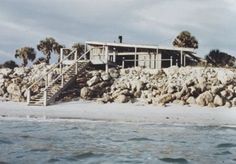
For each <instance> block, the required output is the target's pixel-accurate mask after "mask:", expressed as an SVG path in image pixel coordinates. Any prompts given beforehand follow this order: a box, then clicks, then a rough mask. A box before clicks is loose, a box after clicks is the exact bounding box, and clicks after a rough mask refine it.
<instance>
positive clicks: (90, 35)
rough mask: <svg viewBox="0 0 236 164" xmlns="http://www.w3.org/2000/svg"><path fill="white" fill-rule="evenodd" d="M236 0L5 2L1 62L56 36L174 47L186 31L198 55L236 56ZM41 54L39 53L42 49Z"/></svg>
mask: <svg viewBox="0 0 236 164" xmlns="http://www.w3.org/2000/svg"><path fill="white" fill-rule="evenodd" d="M235 18H236V0H37V1H36V0H0V63H1V62H4V61H5V60H10V59H14V54H15V50H16V49H17V48H20V47H23V46H30V47H34V48H36V45H37V44H38V43H39V41H40V40H42V39H44V38H46V37H53V38H55V39H56V40H57V41H58V42H59V43H61V44H63V45H65V46H67V47H70V46H71V45H72V44H73V43H75V42H81V43H84V42H85V41H87V40H89V41H105V42H114V41H117V37H118V35H122V36H123V38H124V42H125V43H132V44H151V45H163V46H171V44H172V41H173V40H174V38H175V37H176V36H177V35H178V34H179V33H180V32H181V31H184V30H187V31H189V32H191V34H192V35H193V36H195V37H196V38H197V40H198V41H199V49H198V50H197V52H198V54H199V56H204V55H206V54H207V53H208V52H209V51H210V50H212V49H220V50H221V51H224V52H227V53H229V54H231V55H234V56H236V21H235ZM38 56H40V52H38Z"/></svg>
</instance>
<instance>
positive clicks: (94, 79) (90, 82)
mask: <svg viewBox="0 0 236 164" xmlns="http://www.w3.org/2000/svg"><path fill="white" fill-rule="evenodd" d="M100 81H101V78H100V77H99V76H94V77H92V78H91V79H90V80H88V81H87V85H88V86H89V87H91V86H93V85H95V84H97V83H99V82H100Z"/></svg>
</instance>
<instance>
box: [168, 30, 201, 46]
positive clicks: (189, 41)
mask: <svg viewBox="0 0 236 164" xmlns="http://www.w3.org/2000/svg"><path fill="white" fill-rule="evenodd" d="M172 44H173V46H175V47H185V48H194V49H197V48H198V41H197V39H196V38H195V37H194V36H192V35H191V33H190V32H188V31H183V32H181V33H180V34H179V35H178V36H177V37H176V38H175V40H174V41H173V43H172Z"/></svg>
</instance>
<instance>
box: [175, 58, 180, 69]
mask: <svg viewBox="0 0 236 164" xmlns="http://www.w3.org/2000/svg"><path fill="white" fill-rule="evenodd" d="M178 62H179V61H178V59H176V63H175V65H176V66H177V67H178V65H179V63H178Z"/></svg>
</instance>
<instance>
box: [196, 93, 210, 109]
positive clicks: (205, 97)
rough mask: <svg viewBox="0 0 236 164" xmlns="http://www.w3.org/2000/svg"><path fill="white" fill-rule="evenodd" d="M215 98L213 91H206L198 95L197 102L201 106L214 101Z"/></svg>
mask: <svg viewBox="0 0 236 164" xmlns="http://www.w3.org/2000/svg"><path fill="white" fill-rule="evenodd" d="M213 99H214V97H213V95H212V94H211V92H209V91H206V92H204V93H202V94H200V95H199V96H198V97H197V99H196V103H197V104H198V105H200V106H207V105H208V104H209V103H212V102H213Z"/></svg>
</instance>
